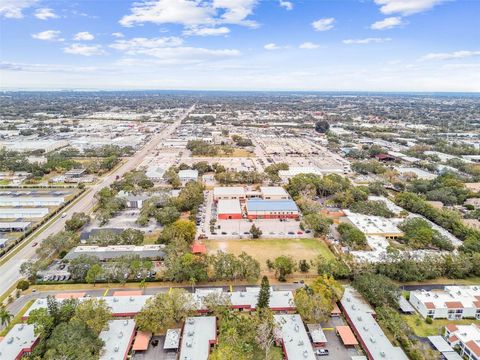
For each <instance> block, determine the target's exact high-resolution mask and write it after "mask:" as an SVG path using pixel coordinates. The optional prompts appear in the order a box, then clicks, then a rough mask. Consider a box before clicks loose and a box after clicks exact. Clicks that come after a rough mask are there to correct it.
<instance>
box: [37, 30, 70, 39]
mask: <svg viewBox="0 0 480 360" xmlns="http://www.w3.org/2000/svg"><path fill="white" fill-rule="evenodd" d="M32 37H33V38H34V39H37V40H44V41H63V40H65V39H62V38H61V37H60V31H58V30H46V31H42V32H39V33H36V34H32Z"/></svg>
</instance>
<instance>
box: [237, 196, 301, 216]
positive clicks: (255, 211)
mask: <svg viewBox="0 0 480 360" xmlns="http://www.w3.org/2000/svg"><path fill="white" fill-rule="evenodd" d="M246 209H247V217H248V218H249V219H286V218H289V219H298V218H299V216H300V212H299V210H298V207H297V204H295V202H294V201H293V200H263V199H251V200H247V203H246Z"/></svg>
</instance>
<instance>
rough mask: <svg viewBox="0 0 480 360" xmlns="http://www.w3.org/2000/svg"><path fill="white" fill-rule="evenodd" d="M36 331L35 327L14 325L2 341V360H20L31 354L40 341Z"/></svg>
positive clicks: (0, 342) (0, 348)
mask: <svg viewBox="0 0 480 360" xmlns="http://www.w3.org/2000/svg"><path fill="white" fill-rule="evenodd" d="M34 330H35V326H34V325H28V324H16V325H14V326H13V327H12V329H11V330H10V331H9V332H8V333H7V335H5V337H4V338H3V339H1V340H0V359H2V360H18V359H21V358H23V357H24V356H25V355H28V354H30V353H31V352H32V350H33V348H34V347H35V345H36V344H37V342H38V339H39V336H38V335H35V331H34Z"/></svg>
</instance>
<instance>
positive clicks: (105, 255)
mask: <svg viewBox="0 0 480 360" xmlns="http://www.w3.org/2000/svg"><path fill="white" fill-rule="evenodd" d="M164 248H165V245H143V246H135V245H110V246H97V245H85V246H77V247H75V248H73V249H72V250H70V252H69V253H68V254H67V255H65V257H64V259H65V260H73V259H76V258H78V257H79V256H82V255H87V256H94V257H96V258H98V259H100V261H106V260H111V259H116V258H119V257H122V256H126V255H137V256H139V257H140V258H142V259H151V260H156V259H163V258H164V256H165V252H164Z"/></svg>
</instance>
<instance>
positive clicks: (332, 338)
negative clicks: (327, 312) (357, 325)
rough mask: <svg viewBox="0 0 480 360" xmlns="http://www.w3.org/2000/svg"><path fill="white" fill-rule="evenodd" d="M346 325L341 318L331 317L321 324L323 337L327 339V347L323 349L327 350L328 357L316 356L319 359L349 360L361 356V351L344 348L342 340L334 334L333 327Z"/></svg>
mask: <svg viewBox="0 0 480 360" xmlns="http://www.w3.org/2000/svg"><path fill="white" fill-rule="evenodd" d="M339 325H347V324H346V322H345V320H344V319H343V318H341V317H331V318H330V319H329V320H328V321H327V322H325V323H324V324H323V329H324V333H325V336H326V337H327V345H326V346H325V349H327V350H328V352H329V355H328V356H318V358H319V359H323V358H327V359H328V358H331V359H335V360H350V359H351V358H352V356H358V355H363V353H362V351H359V350H357V349H356V348H353V347H345V346H344V345H343V343H342V340H341V339H340V337H339V336H338V335H337V334H336V332H335V326H339Z"/></svg>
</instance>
